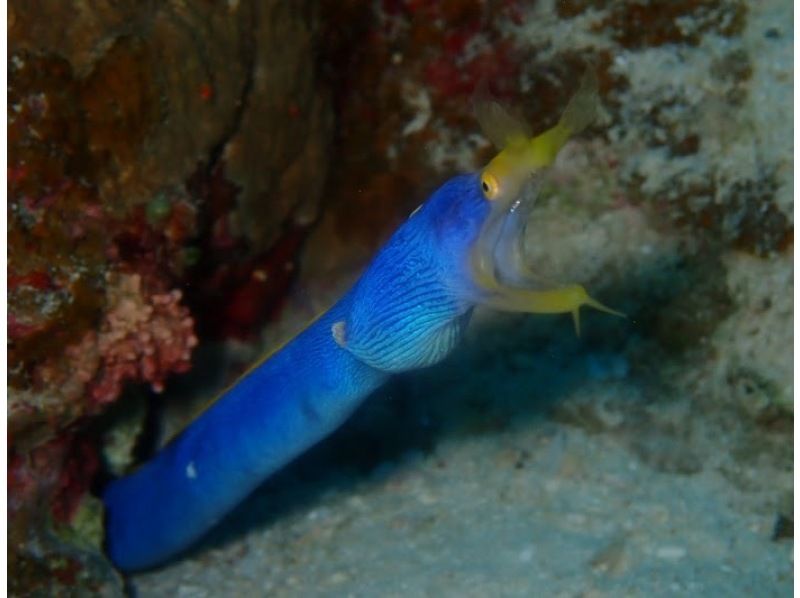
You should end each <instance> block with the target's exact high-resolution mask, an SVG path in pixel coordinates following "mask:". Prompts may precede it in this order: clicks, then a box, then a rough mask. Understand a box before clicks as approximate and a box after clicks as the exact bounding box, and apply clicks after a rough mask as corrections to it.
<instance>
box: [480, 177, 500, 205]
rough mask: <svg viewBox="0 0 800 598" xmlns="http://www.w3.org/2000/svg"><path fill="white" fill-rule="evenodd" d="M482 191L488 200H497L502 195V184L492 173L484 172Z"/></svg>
mask: <svg viewBox="0 0 800 598" xmlns="http://www.w3.org/2000/svg"><path fill="white" fill-rule="evenodd" d="M481 190H482V191H483V196H484V197H485V198H486V199H488V200H490V201H491V200H493V199H497V196H498V195H499V194H500V183H498V182H497V177H496V176H494V175H493V174H492V173H491V172H484V173H483V174H482V175H481Z"/></svg>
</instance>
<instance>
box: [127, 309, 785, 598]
mask: <svg viewBox="0 0 800 598" xmlns="http://www.w3.org/2000/svg"><path fill="white" fill-rule="evenodd" d="M602 317H603V316H597V317H587V318H586V322H585V326H586V327H587V328H590V327H592V326H602V322H601V318H602ZM477 320H478V321H477V322H476V323H475V326H474V327H473V329H472V331H471V333H470V335H469V338H468V339H467V340H466V342H465V346H464V348H463V349H461V350H459V351H457V352H456V354H455V355H453V356H452V357H451V358H450V359H449V360H448V362H447V363H445V364H442V365H441V366H438V367H436V368H433V369H431V370H428V371H426V372H422V373H418V374H414V375H406V376H404V377H400V378H399V379H397V380H395V381H394V382H392V383H391V384H390V385H389V386H388V387H386V388H385V389H383V390H382V391H380V392H379V393H378V394H377V396H375V397H373V398H372V400H371V401H370V402H369V403H367V404H366V405H365V407H364V408H363V409H361V410H360V411H359V412H357V414H356V415H355V417H354V418H353V420H351V421H350V422H349V423H348V425H346V426H345V427H344V428H343V429H342V430H340V431H339V432H337V433H336V434H335V435H334V436H333V437H332V438H331V439H329V440H328V441H326V442H324V443H323V444H322V445H320V446H318V447H317V448H316V449H314V450H313V451H312V452H311V453H310V454H309V455H307V456H306V457H304V458H303V459H301V460H300V461H299V462H298V463H296V464H295V465H293V466H292V467H290V468H289V469H288V471H286V472H284V473H283V474H281V475H279V476H278V477H276V478H274V479H273V480H272V481H270V482H269V483H268V484H267V485H266V486H264V487H262V488H261V489H260V490H259V491H258V492H257V493H256V494H255V495H254V496H252V497H251V498H250V499H249V500H248V501H247V502H246V503H244V504H243V505H242V506H241V508H239V509H238V510H237V511H236V512H235V513H234V514H233V516H232V517H231V518H229V519H228V520H226V521H225V522H224V523H223V525H222V526H221V527H220V528H219V529H218V530H216V531H215V532H214V533H213V534H212V536H211V537H210V538H209V539H208V540H207V541H206V542H205V543H204V544H203V545H201V546H200V547H198V549H196V550H195V551H193V552H192V553H191V554H190V555H189V556H188V557H186V558H183V559H181V560H179V561H177V562H175V563H173V564H171V565H169V566H167V567H165V568H162V569H160V570H157V571H154V572H150V573H146V574H140V575H137V576H134V577H133V578H132V585H133V587H134V588H135V590H136V593H137V594H138V595H140V596H259V595H265V596H266V595H269V596H786V595H789V594H790V592H791V588H792V582H793V576H792V564H793V563H792V561H793V553H792V540H791V539H788V540H787V539H776V538H775V531H776V521H777V520H776V516H777V510H778V509H779V508H780V507H781V505H780V500H781V499H780V496H784V497H785V496H788V500H791V464H789V467H788V470H787V468H786V464H785V463H783V464H780V463H776V462H775V454H776V451H775V450H774V449H768V448H767V449H765V448H764V447H761V448H754V447H751V446H749V445H748V442H747V440H745V438H747V437H748V433H747V430H746V426H744V427H743V426H740V425H738V424H737V423H736V422H735V421H734V420H735V418H730V417H728V416H727V415H726V414H725V413H717V412H714V411H713V410H712V411H708V412H705V411H701V412H698V409H697V408H696V406H694V405H693V404H692V400H693V399H692V397H691V396H689V395H679V394H675V393H674V392H671V391H668V390H666V388H665V387H664V386H663V385H661V384H653V383H651V382H650V381H648V379H647V377H642V376H637V375H635V374H634V373H631V372H630V371H628V364H627V362H626V360H625V358H624V357H622V356H621V355H619V354H615V353H609V352H604V351H602V350H598V351H589V350H587V348H586V346H585V344H586V343H590V342H591V341H590V340H588V339H584V340H575V339H574V337H573V336H572V331H571V323H570V322H569V321H568V319H566V318H564V320H563V321H560V322H552V321H548V322H545V321H542V320H538V321H537V320H536V319H533V320H527V321H523V320H520V319H519V317H509V316H505V317H501V318H500V319H499V321H498V320H497V319H492V318H486V317H485V316H483V317H482V316H481V315H480V314H479V315H478V318H477ZM487 320H488V321H487ZM606 325H609V324H608V322H606ZM603 327H604V328H605V326H603ZM542 335H544V336H545V337H546V336H548V335H553V336H554V337H555V338H556V339H561V340H556V341H551V342H550V344H549V346H548V347H547V348H546V349H544V350H541V349H536V348H532V347H530V346H528V347H525V346H521V345H517V346H516V350H512V348H513V346H514V345H515V344H516V343H518V342H519V341H518V339H519V338H529V339H530V340H531V344H532V345H534V347H535V344H538V343H541V342H542V341H541V339H542ZM587 336H590V335H589V334H588V333H587ZM743 451H744V452H748V451H752V452H753V454H751V455H747V456H744V455H740V454H737V452H739V453H741V452H743ZM782 453H785V451H782V450H780V449H779V450H777V454H778V455H780V454H782ZM787 493H788V494H787ZM776 497H778V498H776ZM789 509H791V507H790V506H789Z"/></svg>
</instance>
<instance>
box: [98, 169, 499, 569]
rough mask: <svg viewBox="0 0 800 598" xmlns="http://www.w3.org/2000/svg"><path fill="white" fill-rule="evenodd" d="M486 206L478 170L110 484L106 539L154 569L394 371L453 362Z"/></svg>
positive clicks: (469, 303)
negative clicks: (315, 314) (344, 289)
mask: <svg viewBox="0 0 800 598" xmlns="http://www.w3.org/2000/svg"><path fill="white" fill-rule="evenodd" d="M488 213H489V205H488V202H487V201H486V200H485V199H484V197H483V195H482V193H481V190H480V181H479V177H478V175H477V174H468V175H462V176H457V177H455V178H453V179H451V180H450V181H448V182H447V183H445V184H444V185H443V186H442V187H441V188H439V190H438V191H436V192H435V193H434V194H433V195H432V196H431V197H430V198H429V199H428V201H427V202H426V203H425V204H423V205H422V206H421V207H420V208H419V209H418V210H417V211H416V212H415V213H414V214H412V216H411V217H410V218H409V219H408V220H407V221H406V222H405V223H404V224H403V225H402V226H401V227H400V228H399V229H398V230H397V231H396V232H395V233H394V235H393V236H392V237H391V238H390V239H389V241H388V242H387V243H386V244H385V245H384V246H383V248H382V249H381V250H380V251H379V252H378V254H377V255H376V256H375V258H374V259H373V261H372V262H371V264H370V265H369V267H368V268H367V270H366V271H365V273H364V274H363V275H362V277H361V278H360V279H359V280H358V282H356V284H355V285H354V286H353V288H352V289H351V290H350V291H349V292H348V293H347V294H346V295H345V296H344V297H343V298H342V299H341V300H340V301H339V302H338V303H336V305H334V306H333V307H332V308H331V309H330V310H329V311H327V312H326V313H324V314H323V315H322V316H320V317H319V318H318V319H317V320H315V321H314V322H313V323H312V324H311V325H310V326H309V327H308V328H306V329H305V330H304V331H303V332H302V333H300V334H299V335H298V336H296V337H295V338H294V339H292V340H291V341H290V342H289V343H287V344H286V345H285V346H284V347H283V348H281V349H280V350H279V351H277V352H276V353H274V354H273V355H271V356H270V357H268V358H267V359H266V360H265V361H263V362H261V363H260V364H258V365H257V366H255V367H254V368H253V369H251V370H250V371H249V372H248V373H247V374H245V375H244V376H243V377H242V378H241V379H239V380H238V381H237V382H236V383H235V384H234V385H233V386H232V387H231V388H229V389H228V390H226V391H225V392H224V393H223V394H222V395H221V396H220V397H219V398H218V399H217V400H216V401H215V402H214V403H213V404H212V405H211V406H210V407H209V408H208V409H207V410H206V411H204V412H203V413H202V414H201V415H200V416H199V417H198V418H197V419H196V420H195V421H194V422H192V423H191V424H190V425H189V426H188V427H187V428H186V429H185V430H184V431H183V432H182V433H181V434H180V435H179V436H178V437H176V438H175V439H174V440H173V441H172V442H170V443H169V444H168V445H167V446H166V447H164V449H163V450H161V452H159V453H158V454H157V455H156V456H155V457H154V458H153V459H152V460H151V461H149V462H148V463H145V464H144V465H143V466H141V467H140V468H139V469H138V470H136V471H135V472H133V473H132V474H130V475H128V476H126V477H123V478H120V479H117V480H115V481H113V482H111V483H110V484H109V486H108V487H107V489H106V491H105V493H104V495H103V500H104V502H105V507H106V545H107V550H108V554H109V556H110V557H111V559H112V561H113V562H114V563H115V564H116V565H117V567H119V568H120V569H121V570H123V571H134V570H141V569H146V568H149V567H153V566H156V565H158V564H160V563H163V562H164V561H166V560H168V559H170V558H171V557H173V556H175V555H177V554H179V553H180V552H181V551H183V550H184V549H186V548H187V547H189V546H190V545H191V544H192V543H193V542H194V541H196V540H197V539H198V538H200V537H201V536H202V535H203V534H204V533H205V532H207V531H208V530H209V529H210V528H211V527H212V526H213V525H214V524H215V523H217V522H218V521H219V520H220V519H221V518H222V517H223V516H224V515H226V514H227V513H228V512H229V511H230V510H231V509H232V508H233V507H235V506H236V505H237V504H238V503H239V502H241V501H242V500H243V499H244V498H245V497H246V496H247V495H248V494H250V493H251V492H252V491H253V490H254V489H255V488H256V487H257V486H258V485H260V484H261V483H262V482H263V481H264V480H265V479H266V478H267V477H269V476H270V475H271V474H273V473H274V472H275V471H277V470H278V469H280V468H281V467H283V466H284V465H286V464H287V463H289V462H290V461H292V460H293V459H294V458H296V457H297V456H298V455H300V454H301V453H303V452H304V451H306V450H307V449H308V448H309V447H311V446H313V445H314V444H316V443H317V442H319V441H320V440H322V439H323V438H325V437H326V436H328V435H329V434H330V433H331V432H333V431H334V430H335V429H336V428H338V427H339V426H340V425H341V424H342V423H343V422H344V421H345V420H346V419H347V418H348V417H349V416H350V414H351V413H352V412H353V411H354V410H355V409H356V407H358V406H359V404H361V402H362V401H363V400H364V399H365V398H366V397H367V396H369V394H370V393H372V392H373V391H374V390H375V389H377V388H378V387H379V386H381V385H382V384H383V383H384V382H385V381H386V380H387V379H388V377H389V376H390V375H391V374H393V373H395V372H402V371H407V370H411V369H415V368H420V367H424V366H428V365H432V364H434V363H436V362H438V361H441V360H442V359H443V358H444V357H445V356H446V355H447V354H448V353H449V352H450V351H451V350H452V349H453V347H454V346H455V345H456V343H457V342H458V340H459V337H460V335H461V332H462V330H463V328H464V327H465V326H466V324H467V321H468V319H469V316H470V314H471V311H472V308H473V307H474V305H475V304H476V302H477V301H478V300H479V293H478V292H477V290H476V288H475V287H474V285H473V284H472V283H471V279H470V277H469V271H468V264H469V254H470V249H471V247H472V244H473V243H474V241H475V239H476V238H477V235H478V233H479V231H480V227H481V225H482V223H483V221H484V220H485V218H486V217H487V215H488ZM342 323H343V324H342ZM335 325H336V326H335ZM337 327H339V330H340V332H341V333H342V334H341V335H339V336H338V337H337V338H338V340H337V338H334V330H335V329H336V328H337Z"/></svg>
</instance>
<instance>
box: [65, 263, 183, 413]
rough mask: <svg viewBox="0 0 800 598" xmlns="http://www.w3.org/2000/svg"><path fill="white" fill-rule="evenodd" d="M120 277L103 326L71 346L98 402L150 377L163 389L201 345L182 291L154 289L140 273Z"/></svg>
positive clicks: (79, 372) (79, 373)
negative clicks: (149, 289) (151, 290)
mask: <svg viewBox="0 0 800 598" xmlns="http://www.w3.org/2000/svg"><path fill="white" fill-rule="evenodd" d="M114 278H115V280H114V281H110V285H109V290H108V302H109V303H108V309H107V311H106V316H105V320H104V321H103V323H102V325H101V326H100V329H99V330H98V331H96V332H95V331H92V332H90V333H88V334H87V335H86V337H84V339H83V341H82V342H81V343H79V344H78V345H75V346H73V347H70V348H69V349H68V350H67V351H68V354H69V356H70V357H71V358H72V359H73V360H74V361H73V362H74V363H75V364H76V366H77V376H78V378H79V379H80V380H81V381H82V382H83V383H84V384H86V385H87V396H88V397H90V398H91V400H92V401H93V402H95V403H96V404H104V403H109V402H111V401H113V400H114V399H116V398H117V396H119V394H120V392H121V390H122V385H123V384H124V383H125V382H126V381H143V382H149V383H150V386H151V388H152V389H153V390H154V391H155V392H161V391H163V390H164V382H165V380H166V377H167V376H168V375H169V374H170V373H173V372H185V371H187V370H188V369H189V368H190V365H191V363H190V358H191V352H192V348H193V347H194V346H195V345H196V344H197V337H196V336H195V335H194V320H193V319H192V317H191V316H190V315H189V310H188V309H187V308H186V307H184V306H182V305H181V303H180V301H181V297H182V295H181V292H180V291H179V290H177V289H176V290H172V291H169V292H167V293H148V292H146V291H145V290H144V289H143V285H142V278H141V277H140V276H139V275H138V274H118V275H116V276H115V277H114Z"/></svg>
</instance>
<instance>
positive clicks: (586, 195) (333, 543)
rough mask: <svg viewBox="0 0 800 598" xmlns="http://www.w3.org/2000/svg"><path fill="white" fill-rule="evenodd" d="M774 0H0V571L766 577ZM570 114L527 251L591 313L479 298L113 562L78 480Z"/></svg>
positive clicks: (743, 581)
mask: <svg viewBox="0 0 800 598" xmlns="http://www.w3.org/2000/svg"><path fill="white" fill-rule="evenodd" d="M792 18H793V14H792V4H791V3H790V2H788V0H780V1H773V2H745V1H739V0H675V1H671V2H658V1H655V0H651V1H649V2H648V1H644V0H642V1H636V0H619V1H615V2H602V1H596V0H575V1H555V0H549V1H547V0H538V1H528V2H524V1H521V0H496V1H490V0H486V1H479V0H458V1H457V0H445V1H443V2H426V1H424V0H380V1H378V0H376V1H372V2H364V1H355V0H344V1H338V2H336V1H333V0H321V1H318V2H312V1H301V2H281V1H279V0H263V1H257V0H229V1H228V2H226V3H202V2H188V3H187V2H177V1H167V2H163V3H147V4H142V3H139V2H129V1H126V2H107V1H102V0H101V1H92V2H85V1H78V2H75V3H70V4H65V3H61V2H55V1H53V0H41V1H39V2H35V3H30V2H22V1H17V0H12V1H11V2H10V3H9V8H8V27H9V29H8V35H9V42H8V43H9V63H8V79H9V81H8V84H9V87H8V127H9V132H8V147H9V154H8V155H9V163H8V168H7V176H8V204H7V212H8V220H9V225H8V226H9V228H8V253H9V265H8V274H7V281H8V314H7V317H8V342H9V357H8V359H9V364H8V366H9V374H8V387H9V401H8V424H9V466H8V468H9V470H8V491H9V510H8V523H9V539H8V548H9V565H8V573H9V592H10V593H11V594H12V595H18V596H29V595H42V596H49V595H87V594H102V595H109V596H117V595H124V594H125V593H126V592H127V593H134V594H136V595H139V596H164V595H176V596H186V597H189V596H241V595H270V596H341V595H348V596H349V595H352V596H399V595H404V596H407V595H410V596H442V595H458V596H531V595H536V596H586V597H589V596H620V595H625V596H669V595H681V596H683V595H726V596H735V595H743V596H748V595H758V596H772V595H780V596H783V595H788V594H789V593H790V592H791V588H792V584H793V575H792V549H793V506H792V505H793V487H792V470H793V456H792V440H793V428H792V419H793V387H792V376H793V371H792V358H793V354H792V351H793V333H792V328H793V309H792V287H793V261H792V251H793V234H794V233H793V231H794V228H793V204H792V186H793V171H792V153H793V146H792V137H791V129H792V126H791V123H792V118H793V116H792V107H791V106H792V72H793V70H792V69H793V66H792V47H793V29H792ZM589 62H591V63H592V64H594V65H595V68H596V70H597V74H598V78H599V83H600V93H601V99H602V106H601V109H600V115H599V118H598V120H597V121H596V123H595V124H594V125H593V126H592V127H591V128H590V129H589V130H588V131H587V132H585V133H583V134H582V135H581V136H580V137H579V138H577V139H575V140H573V141H571V142H570V143H569V144H568V145H567V146H566V147H565V148H564V150H563V151H562V152H561V154H560V155H559V157H558V160H557V162H556V164H555V165H554V166H553V167H552V168H551V169H550V170H549V172H548V173H547V178H546V180H545V182H544V184H543V188H542V192H541V194H540V197H539V200H538V203H537V206H536V208H535V210H534V211H533V214H532V221H531V223H530V225H529V226H528V228H527V230H526V243H525V248H526V252H527V256H528V258H529V259H530V261H531V263H532V264H535V265H536V268H537V270H538V271H540V272H541V273H543V274H545V275H546V276H548V277H551V278H553V279H555V280H558V281H560V282H579V283H581V284H584V285H585V286H586V287H587V289H588V290H589V291H590V293H591V294H592V295H594V296H595V297H597V298H599V299H600V300H601V301H603V302H604V303H606V304H608V305H611V306H613V307H614V308H617V309H620V310H622V311H624V312H625V313H626V314H627V315H628V318H627V319H624V320H623V319H618V318H613V317H610V316H607V315H605V314H602V313H589V311H588V310H587V311H586V312H585V315H584V317H583V322H582V334H581V336H580V337H576V336H575V334H574V331H573V327H572V322H571V321H570V318H568V317H567V316H528V315H509V314H497V313H494V312H490V311H484V310H479V311H478V312H477V313H476V315H475V317H474V318H473V322H472V323H471V325H470V328H469V330H468V333H467V337H466V338H465V339H464V341H463V343H462V344H461V346H460V347H459V348H458V349H457V350H456V351H455V352H454V353H453V354H452V355H451V356H450V357H449V358H448V359H447V360H446V361H445V362H444V363H442V364H440V365H437V366H435V367H433V368H430V369H426V370H422V371H418V372H412V373H407V374H403V375H400V376H397V377H396V378H394V379H393V380H392V381H391V382H390V383H389V384H388V385H387V386H386V387H384V388H383V389H381V390H379V391H378V392H376V393H375V395H374V396H373V397H372V398H371V399H369V400H368V401H367V402H366V403H365V404H364V406H363V407H362V408H361V409H359V411H358V412H357V413H356V414H355V415H354V416H353V417H352V419H351V420H350V421H349V422H348V423H347V424H346V425H345V426H344V427H343V428H342V429H340V430H338V431H337V432H336V433H334V435H333V436H331V437H330V438H329V439H327V440H325V441H324V442H322V443H321V444H320V445H318V446H317V447H315V448H314V449H312V450H311V451H310V452H309V453H307V454H306V455H305V456H303V457H302V458H301V459H299V460H298V461H297V462H295V463H294V464H292V465H291V466H289V467H288V468H287V469H286V470H284V471H282V472H281V473H280V474H278V475H277V476H275V477H274V478H272V479H270V480H269V481H268V482H267V483H266V484H265V485H264V486H263V487H262V488H260V489H259V490H258V491H257V492H256V493H255V494H254V495H253V496H251V497H250V498H249V499H248V500H247V501H246V502H245V503H243V504H242V505H241V506H240V507H239V508H238V509H237V510H236V511H235V512H234V513H233V514H232V515H231V516H230V517H229V518H228V519H226V520H225V521H224V522H223V523H222V524H221V525H220V526H218V528H217V529H215V530H214V531H213V532H212V533H211V534H210V535H209V536H208V537H207V538H206V539H205V540H204V541H203V542H202V543H200V544H199V545H198V546H196V547H195V548H193V549H192V550H191V551H190V552H189V553H188V554H187V555H185V556H184V557H183V558H181V559H178V560H175V561H173V562H172V563H170V564H168V565H167V566H165V567H163V568H160V569H157V570H154V571H150V572H147V573H142V574H137V575H134V576H132V577H130V578H128V579H127V580H124V579H123V578H122V577H121V576H120V574H119V573H117V572H116V571H115V570H114V569H113V567H112V566H111V564H110V563H109V562H108V561H107V560H106V558H105V556H104V554H103V550H102V543H103V527H102V525H103V524H102V521H103V513H102V506H101V503H100V501H99V500H98V499H97V498H96V496H97V493H98V492H99V490H100V489H101V488H102V487H103V485H104V484H105V483H106V482H107V480H108V479H110V478H111V477H112V476H115V475H119V474H121V473H123V472H126V471H129V470H130V469H132V468H133V467H135V466H136V465H137V464H138V463H141V462H142V461H143V460H146V459H147V457H148V456H150V455H152V453H153V452H154V451H155V450H156V449H157V448H158V447H159V446H161V445H163V444H164V443H165V442H166V441H167V440H168V439H169V438H170V437H172V436H173V435H174V434H176V433H177V432H178V431H179V430H180V429H181V428H182V427H183V426H185V425H186V424H187V423H188V422H189V421H191V419H192V418H193V416H194V415H195V414H196V413H197V412H198V411H199V410H200V409H202V407H203V405H204V404H206V403H207V402H208V401H209V400H211V399H213V397H214V396H215V395H216V394H217V393H218V392H219V390H221V389H222V388H224V387H225V386H227V385H228V384H230V383H231V382H232V381H233V380H235V379H236V378H237V377H238V376H239V375H240V374H241V373H242V372H244V371H246V370H247V369H248V367H249V366H250V365H251V364H252V363H253V362H254V361H256V360H257V359H258V357H259V356H260V355H261V354H263V353H264V352H266V351H269V350H270V349H272V348H274V347H276V346H278V345H279V344H280V343H281V342H282V341H284V340H285V339H287V338H291V337H292V336H293V335H294V334H296V333H297V332H298V331H299V330H301V329H302V328H303V327H304V325H305V324H306V323H307V322H308V321H309V320H310V319H312V318H313V317H314V316H315V315H316V314H318V313H319V312H320V311H322V310H323V309H325V308H326V307H327V306H329V305H330V304H331V303H333V301H335V300H336V299H337V298H338V297H339V296H340V295H341V294H342V293H343V292H344V291H345V290H346V289H347V288H348V287H349V285H350V284H352V282H353V281H354V280H355V279H356V277H357V276H358V274H359V273H360V272H361V271H362V269H363V268H364V266H365V265H366V264H367V262H368V261H369V259H370V257H371V256H372V255H373V254H374V253H375V251H376V250H377V248H378V247H379V246H380V244H381V243H382V242H383V241H384V240H385V239H386V238H387V237H388V235H389V234H391V232H392V231H393V230H394V229H395V228H396V227H397V226H398V225H399V224H400V223H402V222H403V221H404V220H405V218H406V217H407V216H408V214H409V213H411V211H413V209H414V208H415V207H416V206H418V205H419V204H420V203H422V202H423V201H424V200H425V199H426V198H427V197H428V196H429V195H430V193H431V192H432V191H434V190H435V189H436V188H437V187H438V186H439V185H440V184H442V183H443V182H444V181H446V180H447V179H449V178H450V177H452V176H453V175H455V174H457V173H459V172H467V171H473V170H476V169H478V168H480V167H481V166H483V165H484V164H485V163H486V162H487V160H488V159H490V158H491V157H492V155H493V153H494V150H493V148H492V147H491V145H490V144H489V142H488V140H487V139H485V138H484V137H483V136H482V135H481V133H480V129H479V127H478V125H477V122H476V121H475V118H474V116H473V108H472V99H473V97H474V94H475V90H476V87H478V85H479V84H481V83H483V84H486V85H487V86H488V88H489V89H490V90H491V92H492V94H493V95H495V96H496V97H497V98H498V99H500V100H501V101H503V102H506V103H508V104H511V105H515V106H519V108H520V109H521V110H522V112H523V114H524V116H525V119H526V121H528V122H530V123H533V124H534V127H535V130H536V131H537V132H538V131H542V130H544V129H546V128H547V127H549V126H552V125H553V124H554V123H555V121H556V119H557V118H558V117H559V115H560V113H561V111H562V110H563V109H564V106H565V105H566V102H567V101H568V99H569V97H570V96H571V95H572V94H573V93H574V91H575V89H576V87H577V85H578V81H579V80H580V77H581V74H582V73H583V71H584V69H585V68H586V64H587V63H589Z"/></svg>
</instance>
